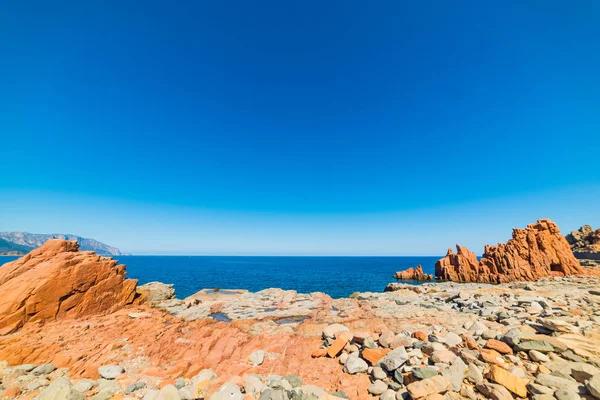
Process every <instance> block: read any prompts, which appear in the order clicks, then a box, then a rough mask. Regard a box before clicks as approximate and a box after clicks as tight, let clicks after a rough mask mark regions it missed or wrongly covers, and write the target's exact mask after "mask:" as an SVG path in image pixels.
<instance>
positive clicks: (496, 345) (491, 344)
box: [485, 339, 513, 354]
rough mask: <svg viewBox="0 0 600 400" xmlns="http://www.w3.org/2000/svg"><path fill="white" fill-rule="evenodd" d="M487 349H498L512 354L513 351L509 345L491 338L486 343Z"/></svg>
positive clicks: (503, 352) (501, 352) (502, 352)
mask: <svg viewBox="0 0 600 400" xmlns="http://www.w3.org/2000/svg"><path fill="white" fill-rule="evenodd" d="M485 348H486V349H492V350H496V351H497V352H498V353H500V354H512V353H513V351H512V349H511V348H510V346H509V345H507V344H506V343H504V342H501V341H499V340H496V339H490V340H488V341H487V342H486V344H485Z"/></svg>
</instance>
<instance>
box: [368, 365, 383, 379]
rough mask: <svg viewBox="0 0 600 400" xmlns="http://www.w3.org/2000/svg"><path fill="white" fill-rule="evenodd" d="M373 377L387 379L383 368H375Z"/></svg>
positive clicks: (372, 373)
mask: <svg viewBox="0 0 600 400" xmlns="http://www.w3.org/2000/svg"><path fill="white" fill-rule="evenodd" d="M371 375H372V376H373V378H375V379H382V380H383V379H385V378H387V373H386V372H385V371H384V370H383V368H381V367H373V371H372V372H371Z"/></svg>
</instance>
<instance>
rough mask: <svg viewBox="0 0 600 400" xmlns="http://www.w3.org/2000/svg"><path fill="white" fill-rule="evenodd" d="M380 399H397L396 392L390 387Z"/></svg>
mask: <svg viewBox="0 0 600 400" xmlns="http://www.w3.org/2000/svg"><path fill="white" fill-rule="evenodd" d="M379 400H396V392H394V391H393V390H392V389H388V390H386V391H385V392H383V393H382V394H381V396H379Z"/></svg>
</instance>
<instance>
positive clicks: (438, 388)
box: [406, 375, 452, 399]
mask: <svg viewBox="0 0 600 400" xmlns="http://www.w3.org/2000/svg"><path fill="white" fill-rule="evenodd" d="M406 389H407V390H408V393H410V396H411V397H412V398H413V399H418V398H419V397H425V396H429V395H431V394H435V393H444V392H446V391H448V390H450V389H452V385H451V384H450V382H448V381H447V380H446V378H444V377H443V376H440V375H436V376H432V377H431V378H427V379H423V380H420V381H416V382H412V383H409V384H408V385H407V386H406Z"/></svg>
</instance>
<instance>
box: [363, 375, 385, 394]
mask: <svg viewBox="0 0 600 400" xmlns="http://www.w3.org/2000/svg"><path fill="white" fill-rule="evenodd" d="M387 388H388V385H387V384H386V383H385V382H384V381H381V380H379V379H378V380H376V381H375V382H373V384H372V385H371V386H369V387H368V388H367V391H368V392H369V393H371V394H372V395H375V396H378V395H380V394H382V393H383V392H385V391H386V390H387Z"/></svg>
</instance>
